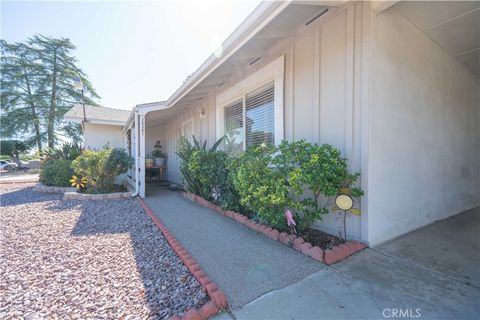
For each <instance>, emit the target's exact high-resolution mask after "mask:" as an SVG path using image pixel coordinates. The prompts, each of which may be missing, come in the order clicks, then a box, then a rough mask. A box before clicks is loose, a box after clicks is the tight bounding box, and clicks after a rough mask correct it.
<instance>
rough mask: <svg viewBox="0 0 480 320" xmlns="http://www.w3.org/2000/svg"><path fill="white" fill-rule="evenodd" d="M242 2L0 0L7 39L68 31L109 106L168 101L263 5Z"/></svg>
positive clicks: (3, 35)
mask: <svg viewBox="0 0 480 320" xmlns="http://www.w3.org/2000/svg"><path fill="white" fill-rule="evenodd" d="M259 2H260V1H259V0H242V1H240V0H236V1H228V0H223V1H203V0H198V1H150V2H137V1H135V2H133V1H131V2H112V1H82V2H72V1H52V2H43V1H42V2H19V1H18V2H17V1H3V0H2V1H1V38H2V39H5V40H7V41H9V42H21V41H25V40H26V39H27V38H28V37H30V36H32V35H33V34H35V33H41V34H43V35H48V36H52V37H65V38H70V40H71V41H72V42H73V43H74V44H75V45H76V46H77V49H76V51H75V56H76V57H77V59H78V60H79V66H80V67H81V68H82V69H83V70H84V71H85V73H86V74H87V75H88V77H89V79H90V81H91V82H92V83H93V85H94V87H95V89H96V90H97V92H98V94H99V95H100V96H101V100H100V101H99V103H100V104H101V105H103V106H106V107H114V108H121V109H131V108H132V107H133V106H134V105H135V104H138V103H144V102H153V101H160V100H165V99H167V98H168V97H170V95H171V94H172V93H173V92H174V91H175V90H176V89H177V88H178V87H179V86H180V85H181V84H182V82H183V80H184V79H185V78H186V77H187V76H188V75H189V74H191V73H192V72H194V71H195V70H196V69H197V68H198V67H199V66H200V65H201V63H202V62H203V61H204V60H205V59H206V58H207V57H208V56H209V55H210V54H211V53H212V52H213V51H215V48H217V47H218V45H219V44H220V43H221V42H222V41H224V40H225V38H226V37H227V36H228V35H229V34H230V33H231V32H232V31H233V30H234V29H235V28H236V27H237V26H238V25H239V24H240V23H241V22H242V21H243V19H245V18H246V17H247V16H248V14H249V13H250V12H251V11H252V10H253V9H254V8H255V7H256V6H257V5H258V3H259Z"/></svg>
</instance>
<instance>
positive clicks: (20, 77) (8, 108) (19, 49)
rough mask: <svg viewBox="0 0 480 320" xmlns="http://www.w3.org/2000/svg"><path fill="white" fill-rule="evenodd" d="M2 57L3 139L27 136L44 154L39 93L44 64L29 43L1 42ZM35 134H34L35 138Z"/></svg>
mask: <svg viewBox="0 0 480 320" xmlns="http://www.w3.org/2000/svg"><path fill="white" fill-rule="evenodd" d="M0 46H1V51H2V58H1V69H2V78H1V87H2V88H1V106H2V108H1V110H2V126H1V136H2V137H11V136H14V135H17V134H22V135H24V136H26V139H25V140H26V143H27V145H29V146H32V145H36V146H37V148H38V150H39V152H41V151H42V141H43V140H44V137H45V136H44V135H42V132H41V126H42V123H41V122H40V119H41V113H42V110H44V108H45V106H44V105H42V100H41V97H40V96H39V92H37V90H38V88H39V86H40V83H39V78H40V77H39V75H40V72H41V65H40V64H39V63H38V61H37V59H36V58H35V55H34V53H33V52H32V50H31V49H30V48H29V47H28V46H27V45H25V44H22V43H16V44H8V43H7V42H5V41H3V40H1V41H0ZM32 132H33V133H34V135H33V136H31V134H32Z"/></svg>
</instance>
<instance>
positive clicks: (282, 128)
mask: <svg viewBox="0 0 480 320" xmlns="http://www.w3.org/2000/svg"><path fill="white" fill-rule="evenodd" d="M479 21H480V2H442V1H439V2H409V1H375V2H363V1H298V2H296V1H282V2H263V3H261V4H260V5H259V6H258V7H257V8H256V9H255V10H254V11H253V12H252V13H251V14H250V15H249V16H248V17H247V19H246V20H245V21H244V22H243V23H242V24H241V25H240V26H239V27H238V28H237V29H236V30H235V31H234V32H233V34H232V35H231V36H230V37H229V38H228V39H227V40H226V41H225V42H224V43H223V45H222V48H221V49H220V50H217V52H216V54H213V55H212V56H210V57H209V58H208V59H207V60H206V61H205V62H204V63H203V64H202V65H201V66H200V68H199V69H198V70H196V71H195V72H194V73H193V74H192V75H191V76H190V77H189V78H188V80H187V81H185V83H184V84H183V85H182V86H181V87H180V88H178V90H177V91H176V92H174V93H173V95H172V96H171V97H170V98H168V99H167V100H166V101H164V102H158V103H151V104H143V105H138V106H136V107H134V108H133V110H132V112H131V113H130V115H129V117H128V119H127V120H126V121H125V122H124V123H122V124H121V125H118V127H119V128H122V132H123V134H124V136H125V138H124V139H126V140H128V141H130V143H129V144H128V148H129V150H130V152H131V154H132V155H133V156H134V158H135V170H133V171H132V175H133V184H134V188H135V190H137V192H138V193H139V195H140V196H141V197H145V195H146V189H147V188H148V185H146V184H145V154H146V153H147V152H149V151H150V150H151V149H153V147H154V142H155V141H157V140H160V141H161V143H162V145H163V150H164V151H165V152H166V153H167V154H168V160H167V171H166V177H167V179H168V180H169V181H172V182H181V176H180V172H179V159H178V157H177V156H176V154H175V150H176V144H177V140H178V138H179V137H180V136H181V135H182V134H187V135H190V134H194V135H195V136H196V137H198V138H200V139H202V140H205V139H206V140H207V141H208V142H209V143H210V144H212V143H213V142H214V141H215V140H217V139H218V138H220V137H221V136H223V135H225V134H226V135H229V136H230V137H231V138H235V139H231V140H232V141H234V142H232V143H231V144H230V145H226V146H225V149H226V150H242V149H245V148H246V147H248V146H249V145H251V144H255V143H259V142H267V143H275V144H277V143H279V142H280V141H281V140H284V139H286V140H299V139H306V140H308V141H311V142H318V143H330V144H332V145H334V146H335V147H337V148H338V149H340V150H341V151H342V153H343V154H344V155H345V157H347V158H348V163H349V166H350V169H351V170H352V171H358V172H361V187H362V189H363V190H364V191H365V196H363V197H362V199H361V203H360V206H361V211H362V215H361V216H358V217H357V216H350V217H349V218H348V219H349V220H350V221H349V222H348V230H347V233H348V235H349V237H351V238H354V239H358V240H361V241H364V242H366V243H368V244H369V245H371V246H374V245H377V244H379V243H382V242H385V241H387V240H389V239H392V238H394V237H396V236H399V235H401V234H404V233H406V232H409V231H411V230H414V229H417V228H419V227H421V226H424V225H426V224H429V223H431V222H434V221H436V220H440V219H443V218H446V217H448V216H451V215H454V214H457V213H459V212H461V211H463V210H466V209H470V208H473V207H476V206H478V205H480V126H479V122H480V25H479V23H480V22H479ZM92 125H93V124H92ZM87 129H88V128H87ZM87 131H88V130H87ZM259 132H260V133H261V134H258V133H259ZM254 133H255V134H254ZM86 141H88V139H87V138H86ZM316 227H318V228H320V229H322V230H325V231H327V232H331V233H334V234H336V233H337V231H338V230H337V228H338V223H337V221H336V217H335V216H334V215H333V214H330V215H327V216H326V217H325V218H324V220H323V221H322V222H319V223H317V224H316Z"/></svg>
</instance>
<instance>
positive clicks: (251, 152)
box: [230, 146, 291, 230]
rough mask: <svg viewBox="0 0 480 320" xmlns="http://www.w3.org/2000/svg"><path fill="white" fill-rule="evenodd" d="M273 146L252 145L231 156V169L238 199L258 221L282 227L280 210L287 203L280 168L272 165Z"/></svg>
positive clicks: (288, 201)
mask: <svg viewBox="0 0 480 320" xmlns="http://www.w3.org/2000/svg"><path fill="white" fill-rule="evenodd" d="M275 152H276V148H275V147H274V146H254V147H251V148H249V149H248V150H247V151H246V152H244V153H243V154H241V155H240V156H239V157H238V158H236V159H234V160H233V161H232V162H231V164H230V169H231V170H232V171H234V172H235V174H234V175H233V183H234V186H235V189H236V190H237V192H238V193H239V196H240V203H241V205H243V206H244V207H246V208H248V209H250V210H252V211H254V212H256V213H257V215H258V219H259V220H260V222H262V223H264V224H267V225H269V226H271V227H274V228H277V229H280V230H283V229H285V228H286V225H285V218H284V216H283V212H284V211H285V208H288V207H290V204H291V201H290V198H289V197H288V192H289V189H288V186H287V184H286V181H285V177H284V176H282V172H281V171H280V170H277V168H274V167H273V166H272V159H273V155H274V153H275Z"/></svg>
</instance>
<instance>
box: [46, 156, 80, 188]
mask: <svg viewBox="0 0 480 320" xmlns="http://www.w3.org/2000/svg"><path fill="white" fill-rule="evenodd" d="M71 164H72V161H70V160H63V159H57V160H50V161H47V162H45V163H44V164H43V166H42V169H41V171H40V182H41V183H43V184H44V185H47V186H56V187H69V186H70V182H69V180H70V178H71V177H72V175H73V170H72V169H71V168H70V166H71Z"/></svg>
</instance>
